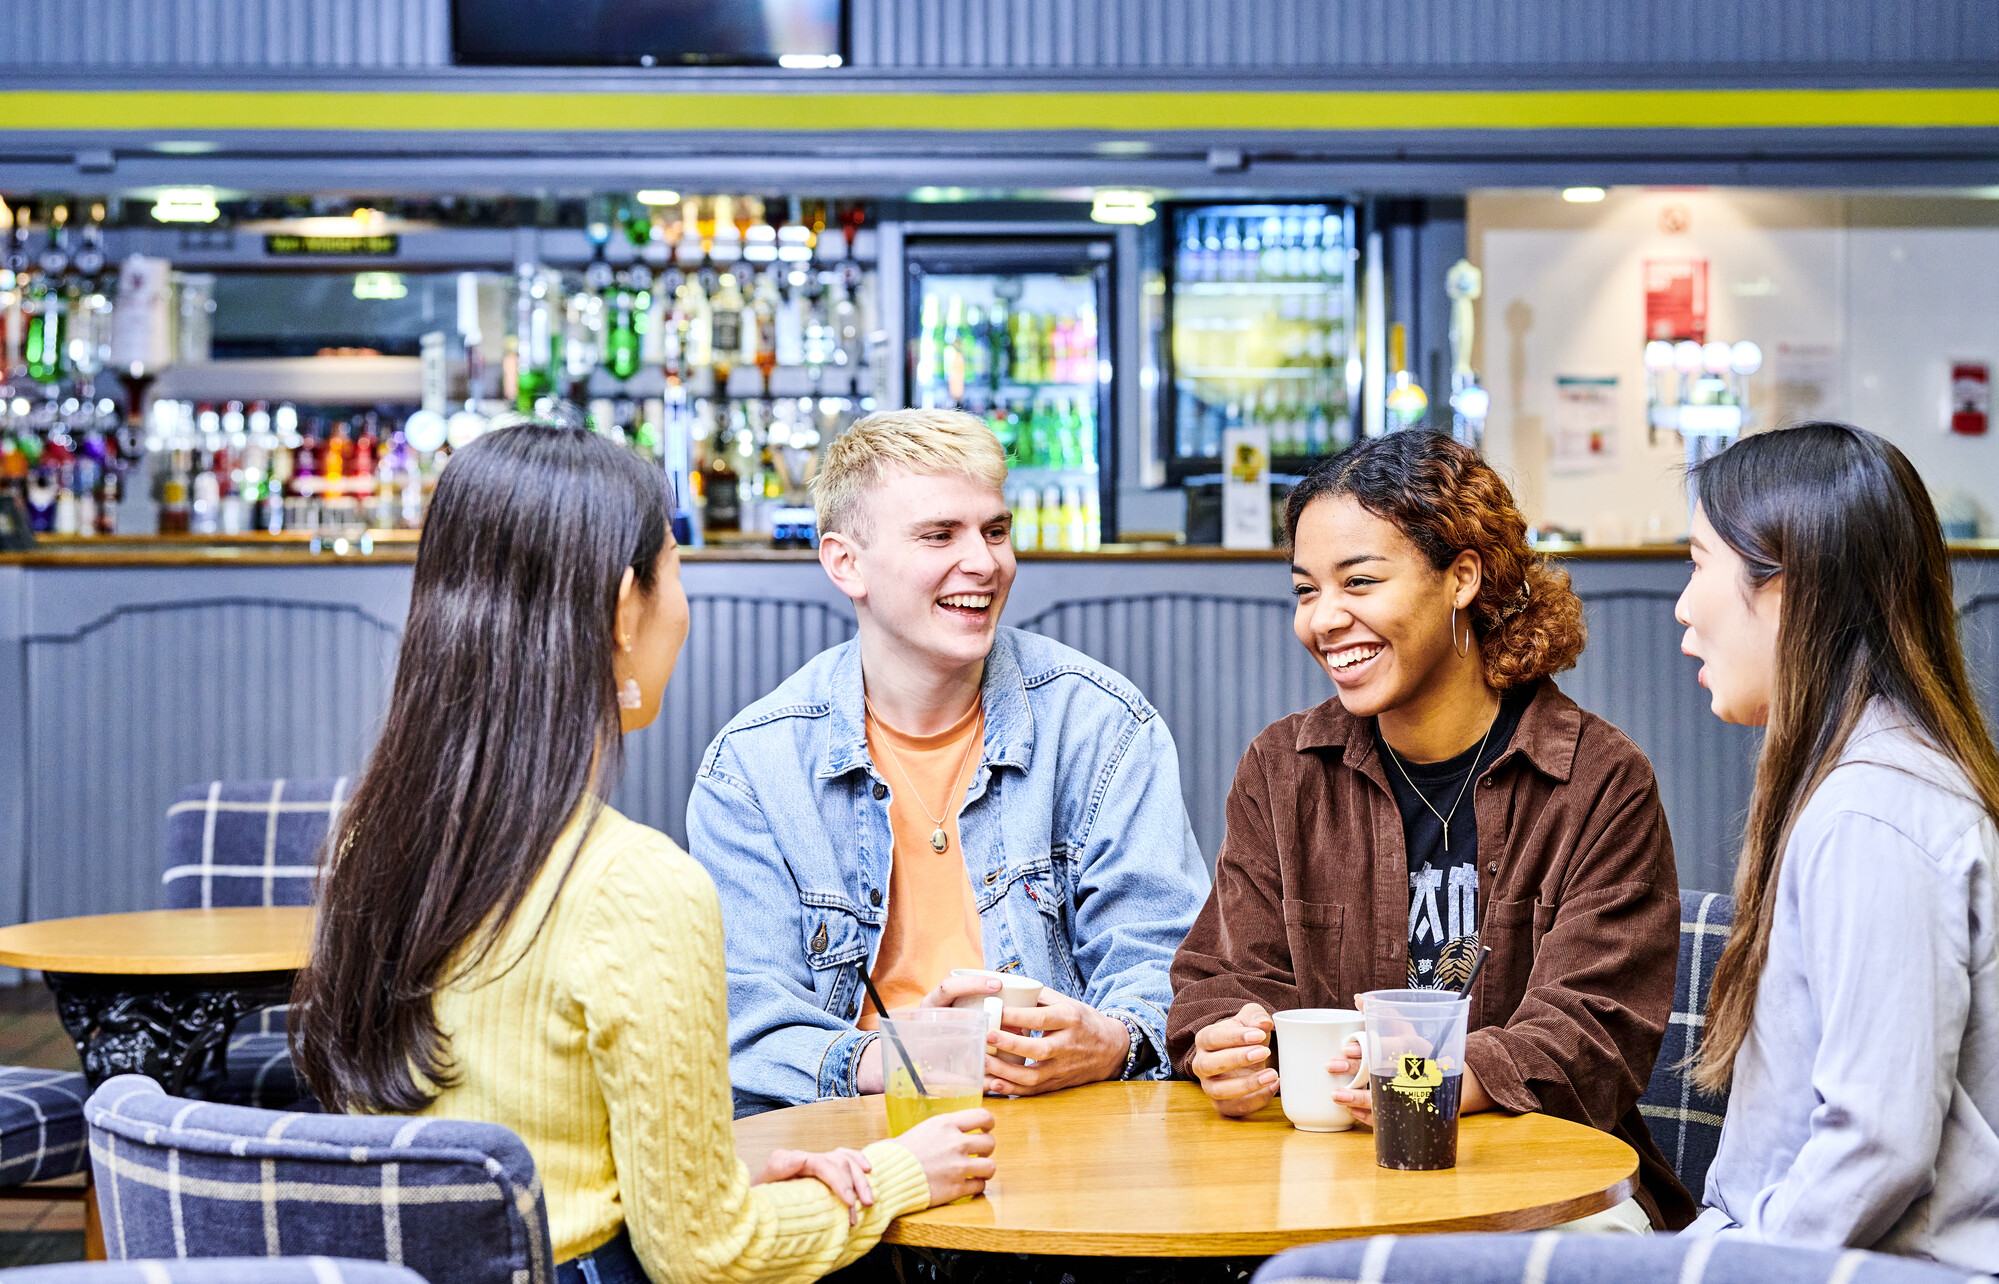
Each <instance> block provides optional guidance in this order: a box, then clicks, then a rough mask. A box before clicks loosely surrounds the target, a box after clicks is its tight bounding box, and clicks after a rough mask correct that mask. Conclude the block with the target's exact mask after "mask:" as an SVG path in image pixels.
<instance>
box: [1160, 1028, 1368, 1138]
mask: <svg viewBox="0 0 1999 1284" xmlns="http://www.w3.org/2000/svg"><path fill="white" fill-rule="evenodd" d="M1276 1028H1277V1024H1276V1022H1274V1021H1272V1020H1271V1019H1270V1013H1268V1012H1266V1011H1264V1010H1263V1005H1262V1004H1260V1003H1245V1004H1243V1005H1242V1011H1240V1012H1238V1013H1236V1014H1235V1015H1234V1016H1232V1017H1228V1018H1226V1019H1224V1020H1221V1021H1217V1022H1215V1023H1214V1024H1213V1025H1210V1026H1207V1027H1205V1028H1204V1029H1202V1030H1201V1032H1200V1033H1199V1034H1196V1035H1195V1036H1194V1055H1193V1057H1192V1058H1190V1059H1189V1060H1188V1062H1187V1068H1188V1069H1189V1070H1191V1071H1193V1072H1194V1077H1195V1078H1196V1079H1199V1080H1200V1081H1201V1091H1202V1092H1205V1093H1207V1094H1208V1097H1209V1099H1210V1100H1212V1101H1213V1102H1214V1103H1215V1109H1217V1110H1219V1111H1221V1112H1222V1114H1224V1115H1226V1116H1228V1117H1229V1118H1232V1119H1234V1118H1240V1117H1242V1116H1243V1115H1253V1114H1255V1113H1256V1112H1257V1111H1259V1110H1261V1109H1263V1108H1264V1107H1265V1106H1267V1105H1269V1104H1270V1103H1271V1100H1272V1099H1273V1098H1275V1097H1276V1096H1277V1072H1276V1071H1275V1070H1272V1069H1271V1068H1270V1066H1269V1064H1268V1063H1269V1061H1270V1032H1271V1031H1272V1030H1275V1029H1276ZM1352 1046H1353V1045H1351V1044H1349V1045H1348V1047H1352ZM1355 1055H1358V1051H1357V1050H1356V1053H1355ZM1348 1073H1349V1074H1351V1073H1352V1071H1348ZM1360 1095H1361V1096H1362V1097H1363V1098H1365V1097H1366V1096H1367V1094H1366V1093H1365V1092H1363V1093H1361V1094H1360Z"/></svg>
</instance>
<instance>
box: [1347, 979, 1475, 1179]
mask: <svg viewBox="0 0 1999 1284" xmlns="http://www.w3.org/2000/svg"><path fill="white" fill-rule="evenodd" d="M1360 1010H1361V1014H1362V1016H1363V1017H1364V1018H1365V1019H1366V1021H1367V1038H1366V1040H1365V1044H1366V1046H1365V1047H1364V1048H1363V1049H1362V1050H1361V1055H1362V1057H1363V1058H1364V1059H1365V1060H1366V1061H1367V1071H1368V1086H1369V1088H1370V1089H1371V1091H1372V1094H1373V1105H1374V1162H1375V1163H1377V1164H1379V1165H1380V1166H1381V1167H1383V1168H1401V1169H1410V1170H1418V1171H1421V1170H1429V1169H1436V1168H1455V1167H1457V1165H1458V1108H1459V1107H1460V1105H1462V1104H1463V1100H1464V1072H1465V1028H1466V1021H1467V1019H1468V1018H1469V1016H1470V1013H1471V1000H1469V999H1462V998H1459V997H1458V996H1457V995H1456V994H1453V993H1451V992H1450V991H1448V990H1370V991H1368V992H1367V993H1366V994H1363V995H1361V996H1360Z"/></svg>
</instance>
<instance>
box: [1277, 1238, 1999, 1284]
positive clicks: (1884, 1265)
mask: <svg viewBox="0 0 1999 1284" xmlns="http://www.w3.org/2000/svg"><path fill="white" fill-rule="evenodd" d="M1986 1278H1987V1277H1986V1276H1982V1275H1978V1274H1976V1273H1974V1272H1972V1271H1965V1270H1958V1269H1956V1268H1953V1267H1948V1266H1938V1265H1936V1264H1935V1263H1933V1262H1916V1261H1910V1260H1909V1259H1907V1258H1902V1257H1889V1256H1886V1255H1884V1254H1881V1253H1864V1252H1861V1251H1860V1250H1858V1249H1852V1250H1849V1251H1846V1252H1822V1251H1818V1250H1814V1249H1805V1248H1779V1247H1776V1246H1773V1245H1769V1244H1752V1243H1745V1242H1743V1241H1741V1240H1733V1239H1727V1240H1718V1239H1713V1238H1708V1237H1694V1236H1689V1235H1568V1234H1563V1233H1562V1232H1560V1231H1544V1232H1542V1233H1541V1234H1538V1235H1414V1236H1408V1237H1397V1236H1394V1235H1382V1236H1378V1237H1376V1238H1374V1239H1343V1240H1335V1241H1334V1242H1332V1243H1330V1244H1314V1245H1312V1246H1311V1247H1309V1248H1294V1249H1292V1250H1291V1251H1290V1252H1288V1253H1281V1254H1279V1255H1278V1256H1276V1257H1273V1258H1271V1259H1270V1260H1269V1261H1268V1262H1265V1263H1264V1264H1263V1266H1262V1268H1261V1269H1260V1270H1258V1271H1257V1273H1256V1276H1255V1279H1254V1280H1253V1281H1252V1284H1285V1282H1286V1281H1291V1280H1297V1281H1300V1282H1301V1284H1302V1282H1303V1281H1307V1280H1310V1281H1313V1282H1314V1284H1324V1282H1325V1281H1330V1280H1367V1281H1369V1284H1446V1282H1448V1284H1968V1281H1971V1280H1985V1279H1986Z"/></svg>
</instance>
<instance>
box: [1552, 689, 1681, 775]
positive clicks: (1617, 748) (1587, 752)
mask: <svg viewBox="0 0 1999 1284" xmlns="http://www.w3.org/2000/svg"><path fill="white" fill-rule="evenodd" d="M1543 681H1544V682H1546V683H1547V684H1548V690H1549V693H1550V694H1551V695H1552V696H1553V698H1554V699H1555V700H1558V701H1560V702H1561V705H1565V706H1567V708H1569V709H1573V710H1575V716H1576V761H1577V762H1578V763H1588V764H1590V765H1591V766H1592V767H1593V768H1594V769H1596V771H1598V772H1599V773H1601V774H1605V775H1612V776H1619V777H1622V778H1623V779H1625V780H1628V781H1630V782H1631V783H1632V784H1633V785H1637V786H1649V785H1651V784H1653V783H1654V781H1653V771H1652V760H1651V759H1650V758H1648V757H1646V756H1645V751H1644V750H1643V749H1640V748H1639V747H1638V742H1637V741H1635V740H1633V739H1632V738H1631V737H1630V736H1629V735H1626V734H1625V731H1624V728H1622V727H1620V726H1618V725H1617V724H1616V723H1614V722H1611V721H1610V720H1608V719H1606V718H1602V717H1599V716H1598V715H1596V714H1594V713H1591V712H1590V711H1589V710H1588V709H1585V708H1583V707H1582V706H1581V705H1579V704H1577V703H1576V702H1575V701H1574V700H1572V699H1570V698H1569V696H1568V695H1566V694H1565V693H1564V692H1563V691H1562V690H1561V688H1559V687H1557V686H1556V685H1555V681H1554V679H1553V678H1544V679H1543Z"/></svg>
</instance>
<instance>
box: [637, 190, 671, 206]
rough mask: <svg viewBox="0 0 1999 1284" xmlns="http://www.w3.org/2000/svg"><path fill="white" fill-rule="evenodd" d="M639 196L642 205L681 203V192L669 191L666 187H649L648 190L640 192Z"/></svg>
mask: <svg viewBox="0 0 1999 1284" xmlns="http://www.w3.org/2000/svg"><path fill="white" fill-rule="evenodd" d="M638 197H639V204H641V205H678V204H680V193H679V192H674V191H669V190H667V189H666V188H664V187H648V188H647V189H646V190H644V191H642V192H640V193H639V194H638Z"/></svg>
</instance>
